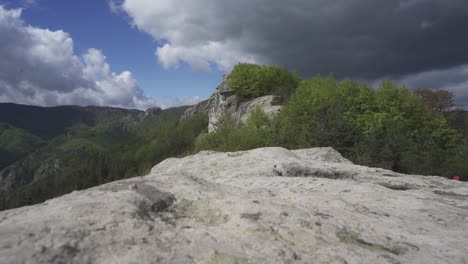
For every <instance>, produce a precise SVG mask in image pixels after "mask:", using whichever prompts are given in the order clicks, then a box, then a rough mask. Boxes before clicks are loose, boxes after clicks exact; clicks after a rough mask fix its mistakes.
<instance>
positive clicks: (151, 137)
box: [0, 103, 207, 209]
mask: <svg viewBox="0 0 468 264" xmlns="http://www.w3.org/2000/svg"><path fill="white" fill-rule="evenodd" d="M186 109H187V107H176V108H170V109H165V110H161V109H159V108H153V109H148V110H147V111H139V110H127V109H119V108H110V107H78V106H60V107H37V106H25V105H17V104H10V103H6V104H0V154H1V155H0V209H6V208H12V207H18V206H22V205H27V204H32V203H37V202H42V201H44V200H45V199H49V198H52V197H55V196H57V195H62V194H65V193H68V192H71V191H73V190H79V189H83V188H89V187H92V186H95V185H97V184H102V183H105V182H108V181H112V180H117V179H122V178H125V177H131V176H137V175H141V174H143V173H146V172H147V171H148V170H149V169H150V168H151V166H152V165H154V164H155V163H157V162H159V161H161V160H163V159H164V158H167V157H169V156H173V155H180V154H182V153H183V152H185V151H187V150H188V149H189V148H190V146H191V144H192V143H193V141H194V139H193V138H192V137H195V136H196V135H198V134H199V133H201V132H202V131H203V130H204V129H206V126H207V124H206V121H204V118H199V119H196V118H195V119H191V120H187V121H185V122H180V121H179V119H180V116H181V115H182V114H183V113H184V111H185V110H186ZM195 123H197V124H198V123H199V125H197V124H195ZM191 124H192V125H194V126H195V127H191V128H190V130H191V129H192V128H193V129H194V131H190V132H187V133H185V134H184V132H183V131H180V130H181V128H182V127H183V126H190V125H191ZM179 125H180V128H179V132H176V130H177V127H179ZM192 132H193V133H194V134H193V135H192V134H191V133H192ZM182 137H184V138H182ZM2 190H3V191H2Z"/></svg>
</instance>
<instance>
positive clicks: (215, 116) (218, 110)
mask: <svg viewBox="0 0 468 264" xmlns="http://www.w3.org/2000/svg"><path fill="white" fill-rule="evenodd" d="M258 107H259V108H260V109H262V110H263V112H265V114H267V115H269V116H274V115H277V114H278V112H279V111H280V109H281V106H279V105H276V104H275V96H273V95H267V96H263V97H259V98H255V99H253V100H250V101H247V102H240V101H239V99H238V97H237V96H236V95H235V94H234V92H233V91H232V89H231V88H230V87H229V75H225V76H224V77H223V81H222V82H221V84H219V85H218V87H217V88H216V90H215V92H214V93H213V94H212V95H211V96H210V97H209V98H208V99H207V100H205V101H202V102H200V103H198V104H196V105H194V106H192V107H191V108H189V109H187V110H186V111H185V114H184V115H183V116H182V119H185V118H189V117H192V116H194V115H196V114H201V113H205V114H208V118H209V124H208V132H213V131H215V130H216V129H217V128H218V127H219V126H220V125H221V122H222V117H223V116H224V115H225V114H229V115H231V116H232V117H233V119H234V120H235V121H236V122H245V121H246V120H247V119H248V117H249V116H250V113H251V112H252V110H254V109H255V108H258Z"/></svg>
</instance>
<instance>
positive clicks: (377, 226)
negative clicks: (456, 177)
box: [0, 148, 468, 264]
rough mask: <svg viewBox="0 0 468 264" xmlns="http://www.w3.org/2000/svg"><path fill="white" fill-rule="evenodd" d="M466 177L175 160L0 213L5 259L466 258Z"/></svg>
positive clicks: (283, 155) (324, 163)
mask: <svg viewBox="0 0 468 264" xmlns="http://www.w3.org/2000/svg"><path fill="white" fill-rule="evenodd" d="M467 227H468V184H467V183H465V182H457V181H451V180H448V179H445V178H440V177H423V176H416V175H411V176H410V175H402V174H397V173H394V172H391V171H386V170H383V169H378V168H368V167H363V166H357V165H354V164H352V163H351V162H350V161H348V160H346V159H344V158H343V157H342V156H341V155H340V154H339V153H337V152H336V151H334V150H333V149H331V148H316V149H304V150H294V151H289V150H286V149H283V148H262V149H256V150H251V151H244V152H235V153H219V152H201V153H199V154H197V155H194V156H189V157H186V158H182V159H176V158H171V159H168V160H165V161H164V162H162V163H160V164H159V165H157V166H156V167H154V168H153V170H152V171H151V173H150V174H149V175H148V176H145V177H139V178H134V179H129V180H124V181H118V182H114V183H110V184H106V185H102V186H99V187H95V188H92V189H89V190H85V191H80V192H73V193H71V194H69V195H65V196H63V197H60V198H56V199H53V200H49V201H47V202H45V203H43V204H39V205H35V206H30V207H23V208H19V209H14V210H9V211H4V212H0V263H424V264H427V263H467V261H468V253H467V252H466V248H468V239H467V237H468V228H467Z"/></svg>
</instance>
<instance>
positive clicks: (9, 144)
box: [0, 123, 44, 170]
mask: <svg viewBox="0 0 468 264" xmlns="http://www.w3.org/2000/svg"><path fill="white" fill-rule="evenodd" d="M42 145H44V141H43V140H42V139H41V138H39V137H37V136H35V135H33V134H31V133H29V132H28V131H25V130H23V129H19V128H16V127H13V126H11V125H8V124H3V123H0V170H1V169H3V168H4V167H6V166H8V165H10V164H12V163H14V162H15V161H17V160H19V159H21V158H23V157H25V156H26V155H28V154H30V153H32V152H33V151H35V150H36V149H37V148H39V147H41V146H42Z"/></svg>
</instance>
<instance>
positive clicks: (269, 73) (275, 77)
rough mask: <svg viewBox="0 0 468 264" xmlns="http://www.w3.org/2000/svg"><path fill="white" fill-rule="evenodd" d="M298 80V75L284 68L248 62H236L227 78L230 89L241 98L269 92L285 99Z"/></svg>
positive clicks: (246, 98)
mask: <svg viewBox="0 0 468 264" xmlns="http://www.w3.org/2000/svg"><path fill="white" fill-rule="evenodd" d="M300 82H301V79H300V77H299V75H297V74H296V73H294V72H290V71H289V70H288V69H286V68H279V67H275V66H261V65H256V64H248V63H241V64H237V65H236V66H235V67H234V69H233V70H232V72H231V74H230V78H229V85H230V87H231V89H233V90H234V92H235V93H236V94H237V95H238V96H239V97H240V99H241V100H249V99H253V98H257V97H260V96H264V95H269V94H272V95H277V96H279V97H280V98H281V99H282V100H286V99H287V98H289V96H290V95H291V94H292V93H293V92H294V90H295V89H296V87H297V86H298V85H299V83H300Z"/></svg>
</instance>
